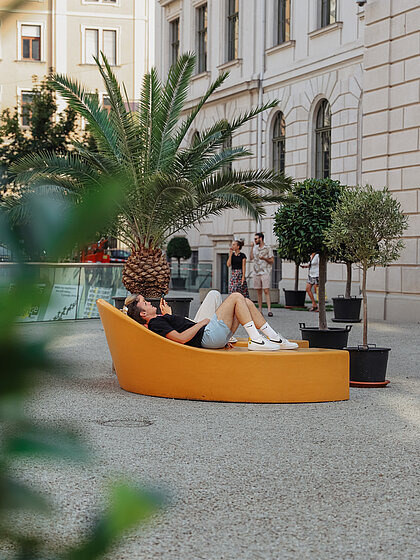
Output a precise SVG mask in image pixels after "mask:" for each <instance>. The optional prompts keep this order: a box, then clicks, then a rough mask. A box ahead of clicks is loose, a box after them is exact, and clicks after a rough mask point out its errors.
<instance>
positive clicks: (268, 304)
mask: <svg viewBox="0 0 420 560" xmlns="http://www.w3.org/2000/svg"><path fill="white" fill-rule="evenodd" d="M264 294H265V301H266V302H267V309H268V311H269V312H270V311H271V299H270V290H269V289H268V288H264Z"/></svg>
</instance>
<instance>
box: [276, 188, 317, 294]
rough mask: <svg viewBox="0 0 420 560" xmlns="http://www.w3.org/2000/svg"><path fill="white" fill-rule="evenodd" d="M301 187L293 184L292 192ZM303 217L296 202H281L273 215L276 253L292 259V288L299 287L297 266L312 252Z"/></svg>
mask: <svg viewBox="0 0 420 560" xmlns="http://www.w3.org/2000/svg"><path fill="white" fill-rule="evenodd" d="M300 191H301V188H300V186H299V184H297V185H295V186H294V188H293V190H292V194H293V195H294V196H295V195H296V194H299V192H300ZM305 226H306V221H305V217H304V216H302V214H301V212H300V211H299V205H298V204H283V205H282V206H280V208H279V209H278V210H277V212H276V214H275V216H274V233H275V235H276V237H277V241H278V247H277V254H278V256H279V257H280V258H282V259H287V260H289V261H294V263H295V283H294V290H295V291H297V290H298V289H299V266H300V265H301V264H302V263H304V262H308V261H309V258H310V255H311V253H312V245H311V239H310V238H309V239H308V236H307V234H306V233H307V232H306V228H305Z"/></svg>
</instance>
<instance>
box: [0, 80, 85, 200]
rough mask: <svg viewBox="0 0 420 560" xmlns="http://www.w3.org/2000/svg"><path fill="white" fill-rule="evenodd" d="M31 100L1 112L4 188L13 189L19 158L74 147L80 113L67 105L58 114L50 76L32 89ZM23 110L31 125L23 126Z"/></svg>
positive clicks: (0, 175) (0, 152) (0, 130)
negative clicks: (72, 144) (12, 174)
mask: <svg viewBox="0 0 420 560" xmlns="http://www.w3.org/2000/svg"><path fill="white" fill-rule="evenodd" d="M28 95H29V96H30V101H29V102H28V103H25V105H24V107H22V108H21V111H19V109H18V108H17V107H15V108H14V109H13V110H10V109H4V110H3V111H2V113H1V115H0V167H1V169H2V170H3V172H2V173H0V177H1V184H2V187H3V190H5V189H6V188H7V189H8V190H10V189H11V188H13V177H12V176H11V174H10V173H9V172H8V170H9V168H10V166H11V165H12V164H13V163H14V162H16V161H17V160H18V159H20V158H22V157H24V156H27V155H29V154H33V153H34V152H39V151H42V150H49V151H54V152H62V153H63V152H64V151H65V150H67V149H68V147H69V146H70V143H71V140H72V138H73V137H74V135H75V131H76V112H75V111H74V110H73V109H71V108H70V107H67V108H66V109H64V111H63V112H62V113H60V114H58V113H57V102H56V95H55V91H54V89H53V88H52V87H51V85H50V84H49V82H48V79H47V78H46V79H44V80H42V81H41V82H40V83H35V84H34V86H33V88H32V90H31V91H30V92H28ZM21 112H23V113H25V115H26V118H27V121H28V125H27V127H26V128H25V129H23V128H22V126H21Z"/></svg>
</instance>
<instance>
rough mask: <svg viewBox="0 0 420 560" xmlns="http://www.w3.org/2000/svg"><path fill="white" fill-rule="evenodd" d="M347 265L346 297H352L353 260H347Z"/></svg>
mask: <svg viewBox="0 0 420 560" xmlns="http://www.w3.org/2000/svg"><path fill="white" fill-rule="evenodd" d="M346 267H347V280H346V295H345V298H346V299H350V297H351V274H352V263H351V262H347V263H346Z"/></svg>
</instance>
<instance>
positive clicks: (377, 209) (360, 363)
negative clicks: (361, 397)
mask: <svg viewBox="0 0 420 560" xmlns="http://www.w3.org/2000/svg"><path fill="white" fill-rule="evenodd" d="M406 228H407V218H406V217H405V216H404V214H403V213H402V211H401V205H400V203H399V202H397V201H396V200H395V199H394V198H393V197H392V196H391V194H390V193H389V191H388V189H386V188H384V189H382V190H375V189H374V188H373V187H372V186H370V185H366V186H365V187H363V188H354V189H351V190H347V191H345V192H344V193H343V195H342V198H341V200H340V202H339V203H338V205H337V207H336V209H335V211H334V212H333V215H332V221H331V225H330V227H329V229H328V231H327V233H326V243H327V246H328V247H330V248H331V249H332V250H333V251H334V250H335V249H337V248H338V247H340V246H344V247H345V252H346V256H347V258H348V259H349V260H350V261H353V262H356V263H357V264H358V266H359V267H360V268H361V270H362V298H363V340H362V344H361V345H360V346H357V347H347V348H346V349H347V350H348V351H349V352H350V382H351V384H356V385H360V386H373V387H380V386H384V385H386V384H387V381H386V380H385V375H386V368H387V363H388V354H389V351H390V348H379V347H376V346H374V345H370V344H368V313H367V287H366V282H367V273H368V270H369V268H372V267H375V266H386V265H388V264H390V263H391V262H393V261H395V260H397V259H398V257H399V255H400V253H401V250H402V248H403V247H404V244H403V242H402V241H401V239H400V237H401V236H402V234H403V233H404V231H405V229H406Z"/></svg>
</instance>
